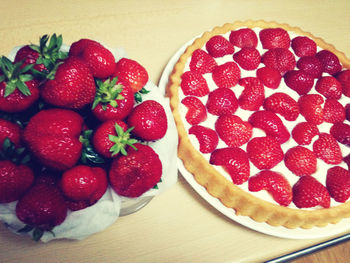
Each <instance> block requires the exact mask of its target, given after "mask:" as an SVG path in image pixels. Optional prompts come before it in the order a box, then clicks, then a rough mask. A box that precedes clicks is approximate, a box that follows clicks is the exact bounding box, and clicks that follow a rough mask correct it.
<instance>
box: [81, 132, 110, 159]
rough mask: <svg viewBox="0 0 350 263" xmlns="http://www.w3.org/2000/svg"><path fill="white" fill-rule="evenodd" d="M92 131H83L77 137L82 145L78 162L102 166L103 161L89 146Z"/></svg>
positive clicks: (90, 145)
mask: <svg viewBox="0 0 350 263" xmlns="http://www.w3.org/2000/svg"><path fill="white" fill-rule="evenodd" d="M92 134H93V130H85V131H84V132H83V133H82V135H81V136H80V137H79V141H80V142H81V143H82V144H83V149H82V153H81V157H80V160H81V162H82V163H84V164H93V165H94V164H103V163H105V162H106V161H105V159H104V158H103V157H102V156H101V155H100V154H98V153H97V152H96V151H95V149H94V148H93V146H92V144H91V142H90V141H91V138H92Z"/></svg>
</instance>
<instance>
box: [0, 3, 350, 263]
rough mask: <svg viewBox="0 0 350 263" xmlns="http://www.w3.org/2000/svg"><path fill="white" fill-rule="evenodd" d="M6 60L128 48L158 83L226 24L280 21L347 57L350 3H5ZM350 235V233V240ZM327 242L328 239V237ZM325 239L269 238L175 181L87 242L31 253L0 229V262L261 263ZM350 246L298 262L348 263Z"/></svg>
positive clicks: (2, 37) (0, 32)
mask: <svg viewBox="0 0 350 263" xmlns="http://www.w3.org/2000/svg"><path fill="white" fill-rule="evenodd" d="M0 3H1V9H0V52H1V55H7V54H8V53H9V51H10V50H11V49H12V48H13V47H14V46H16V45H20V44H27V43H29V42H33V43H37V41H38V38H39V36H41V35H43V34H52V33H57V34H62V35H63V38H64V42H65V43H66V44H70V43H72V42H73V41H76V40H78V39H80V38H83V37H84V38H92V39H96V40H100V41H102V42H104V43H106V44H108V46H110V47H124V48H125V49H126V50H127V52H128V55H129V57H131V58H134V59H136V60H138V61H139V62H140V63H141V64H143V65H144V66H145V67H146V68H147V70H148V72H149V75H150V79H151V80H152V81H153V82H154V83H158V81H159V78H160V76H161V73H162V71H163V69H164V67H165V66H166V64H167V62H168V60H169V59H170V57H171V56H172V55H173V54H174V53H175V52H176V50H177V49H178V48H180V47H181V46H182V45H183V44H184V43H185V42H187V41H188V40H189V39H191V38H193V37H194V36H197V35H198V34H201V33H202V32H203V31H206V30H209V29H211V28H212V27H214V26H216V25H222V24H224V23H226V22H233V21H235V20H247V19H256V20H257V19H264V20H267V21H271V20H275V21H278V22H282V23H288V24H290V25H293V26H299V27H301V28H302V29H304V30H305V31H310V32H312V33H313V34H314V35H316V36H321V37H323V38H324V39H325V40H326V41H327V42H330V43H333V44H334V45H335V46H336V47H337V48H338V49H339V50H341V51H343V52H345V53H346V54H347V56H348V57H349V56H350V45H349V43H350V34H349V32H350V16H349V10H350V1H348V0H337V1H316V0H309V1H304V0H294V1H277V0H276V1H272V0H267V1H258V0H255V1H224V0H221V1H220V0H216V1H209V0H206V1H193V0H188V1H184V0H178V1H164V0H150V1H137V0H119V1H108V0H102V1H94V0H84V1H81V0H76V1H69V0H62V1H50V0H46V1H39V0H33V1H24V0H23V1H10V0H0ZM348 231H349V230H348ZM329 238H331V237H329ZM329 238H321V239H309V240H295V239H284V238H278V237H273V236H269V235H265V234H262V233H259V232H256V231H253V230H250V229H248V228H246V227H243V226H241V225H239V224H238V223H235V222H233V221H232V220H231V219H229V218H227V217H225V216H224V215H222V214H221V213H220V212H218V211H217V210H216V209H214V208H212V206H210V205H209V204H207V203H206V201H204V200H203V199H202V198H201V197H200V196H199V195H198V194H197V193H196V192H195V191H194V190H193V189H192V187H191V186H190V185H189V184H188V183H187V182H186V181H185V180H184V179H183V178H182V177H181V176H179V180H178V182H177V183H176V184H175V185H174V186H173V187H171V188H170V189H169V190H168V191H166V192H164V193H163V194H161V195H159V196H157V197H156V198H154V199H153V200H152V201H151V202H150V203H149V204H148V205H147V206H146V207H144V208H143V209H142V210H140V211H138V212H137V213H134V214H132V215H129V216H126V217H121V218H119V219H118V220H117V221H116V222H115V223H114V224H113V225H112V226H111V227H109V228H108V229H107V230H105V231H103V232H101V233H98V234H95V235H93V236H90V237H89V238H87V239H85V240H83V241H71V240H59V241H53V242H49V243H47V244H44V243H35V242H33V241H31V240H30V239H29V238H22V237H20V236H17V235H14V234H12V233H11V232H9V231H8V230H7V229H6V228H5V227H4V226H3V225H1V226H0V262H2V263H4V262H262V261H264V260H268V259H271V258H274V257H277V256H281V255H283V254H286V253H290V252H293V251H296V250H299V249H302V248H305V247H308V246H310V245H314V244H317V243H319V242H322V241H325V240H327V239H329ZM349 249H350V243H344V244H343V245H340V246H336V247H333V248H331V249H327V250H324V251H323V252H321V254H320V253H317V254H314V255H311V256H308V257H305V258H301V259H299V260H298V261H296V262H299V263H300V262H348V259H349V252H348V251H349Z"/></svg>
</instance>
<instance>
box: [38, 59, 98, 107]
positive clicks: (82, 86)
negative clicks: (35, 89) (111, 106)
mask: <svg viewBox="0 0 350 263" xmlns="http://www.w3.org/2000/svg"><path fill="white" fill-rule="evenodd" d="M95 93H96V86H95V81H94V78H93V77H92V75H91V73H90V69H89V67H88V66H87V65H86V63H85V62H83V61H82V60H81V59H80V58H78V57H70V58H68V59H67V60H65V61H64V62H63V63H62V64H60V65H59V66H58V68H57V71H56V73H55V76H54V79H52V80H48V81H47V82H46V83H45V84H44V85H43V86H42V88H41V93H40V94H41V96H42V98H43V99H44V100H45V101H46V102H47V103H50V104H52V105H55V106H59V107H66V108H71V109H81V108H83V107H84V106H85V105H87V104H90V103H92V102H93V100H94V97H95Z"/></svg>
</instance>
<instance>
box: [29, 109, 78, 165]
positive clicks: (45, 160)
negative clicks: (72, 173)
mask: <svg viewBox="0 0 350 263" xmlns="http://www.w3.org/2000/svg"><path fill="white" fill-rule="evenodd" d="M82 126H83V118H82V117H81V116H80V115H79V114H78V113H76V112H74V111H71V110H66V109H48V110H42V111H40V112H38V113H37V114H35V115H34V116H33V117H32V118H31V119H30V120H29V123H28V125H27V126H26V127H25V129H24V134H23V136H24V141H25V142H26V144H27V146H28V148H29V150H30V151H31V153H32V154H33V156H34V157H35V158H36V159H38V160H39V162H41V163H42V164H43V165H45V166H47V167H49V168H53V169H57V170H66V169H68V168H70V167H73V166H74V165H75V164H76V162H77V161H78V160H79V158H80V155H81V150H82V143H81V142H80V141H79V136H80V133H81V131H82Z"/></svg>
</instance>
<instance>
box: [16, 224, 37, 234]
mask: <svg viewBox="0 0 350 263" xmlns="http://www.w3.org/2000/svg"><path fill="white" fill-rule="evenodd" d="M33 229H34V227H32V226H30V225H25V226H24V227H23V228H21V229H19V230H17V233H28V232H30V231H32V230H33Z"/></svg>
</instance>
